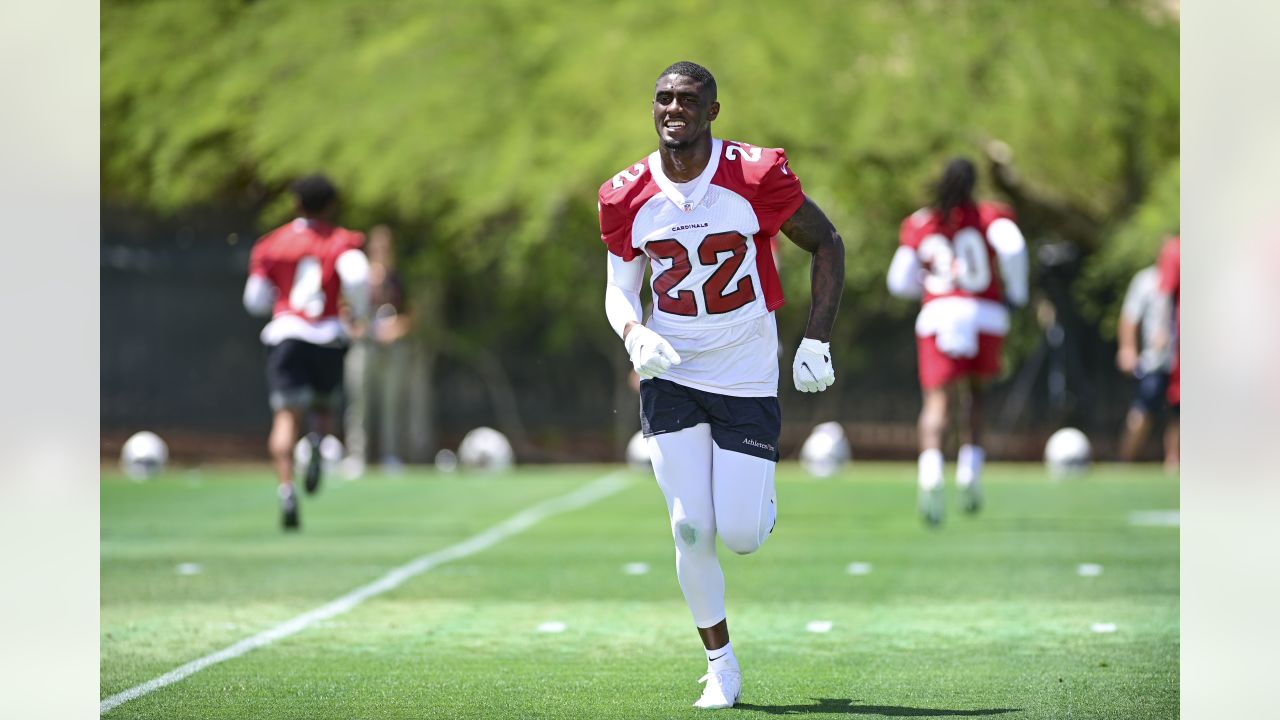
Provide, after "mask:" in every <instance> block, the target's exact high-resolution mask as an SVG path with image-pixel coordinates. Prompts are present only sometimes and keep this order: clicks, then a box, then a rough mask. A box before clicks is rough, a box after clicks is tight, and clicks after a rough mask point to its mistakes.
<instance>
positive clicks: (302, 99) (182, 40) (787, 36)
mask: <svg viewBox="0 0 1280 720" xmlns="http://www.w3.org/2000/svg"><path fill="white" fill-rule="evenodd" d="M1142 7H1143V6H1142V5H1141V4H1136V3H1110V4H1108V3H1080V2H1073V1H1072V2H1037V3H1011V2H1004V1H1002V0H1001V1H978V0H974V1H972V2H942V1H940V0H935V1H928V0H917V1H915V2H860V3H846V2H838V1H837V0H807V1H805V2H792V3H777V2H764V1H763V0H756V1H753V2H739V3H712V2H707V1H704V0H689V1H686V2H683V3H680V4H655V3H651V2H621V3H596V2H589V1H587V0H567V1H565V2H556V3H530V2H526V1H525V0H483V1H478V2H472V3H446V2H443V1H442V0H421V1H420V2H394V3H370V4H362V3H340V2H327V1H321V2H308V3H304V2H297V1H295V0H263V1H262V2H254V3H242V2H231V1H230V0H200V1H197V0H190V1H188V2H183V3H168V2H122V1H121V2H112V1H108V2H105V3H104V5H103V8H102V175H103V177H102V180H103V182H102V187H103V195H104V199H106V200H107V201H109V202H124V203H139V204H143V205H146V206H150V207H153V208H159V209H162V210H173V209H177V208H180V207H184V206H188V205H192V204H197V203H214V204H219V203H222V204H227V203H237V204H243V203H246V202H247V203H251V204H254V205H255V206H258V207H261V218H262V222H263V224H264V226H265V225H267V224H270V223H273V222H276V221H279V220H281V219H282V218H283V217H284V216H285V214H286V213H287V212H288V207H287V202H286V201H285V200H284V199H283V198H282V196H281V192H282V189H283V188H284V187H285V185H286V184H287V182H288V181H289V180H290V179H291V178H293V177H295V176H297V175H298V174H300V173H305V172H310V171H314V170H316V169H322V170H323V171H325V172H327V173H329V174H330V175H331V176H332V177H334V178H335V180H336V181H337V182H338V183H339V184H340V186H341V187H342V188H343V190H344V193H345V198H346V210H347V212H346V216H345V219H346V221H347V222H348V224H352V225H357V226H363V225H367V224H370V223H373V222H379V221H387V222H392V223H393V224H395V225H398V226H399V227H401V228H405V229H409V230H411V232H410V233H408V234H402V237H403V238H404V240H405V241H406V242H407V243H408V244H409V245H410V247H409V248H408V249H409V253H408V254H409V255H410V256H411V260H412V262H411V263H410V268H411V269H412V270H413V271H414V272H415V273H417V274H419V277H420V278H421V279H422V280H423V281H424V282H426V281H429V282H433V283H443V284H445V285H446V286H447V288H448V290H447V293H446V294H447V295H449V296H450V297H453V298H455V299H463V300H466V301H467V302H470V303H473V304H474V305H476V306H477V307H486V308H491V309H492V310H493V311H494V312H493V314H491V315H489V316H488V317H489V318H490V319H489V320H488V321H487V322H486V323H483V324H482V325H485V326H484V327H478V326H467V327H461V328H457V330H458V332H460V333H463V334H465V335H468V336H469V337H470V339H471V340H473V341H483V340H484V338H485V337H486V336H490V337H492V336H494V335H495V334H497V333H500V332H502V331H503V329H504V328H506V327H510V326H515V325H518V324H522V323H527V320H528V312H529V309H530V308H534V307H537V308H540V310H539V312H538V314H537V317H539V318H540V320H539V322H541V323H543V324H544V327H543V329H544V330H545V333H544V335H543V337H544V338H545V341H546V342H547V343H549V344H550V346H555V345H561V344H563V343H566V342H568V341H570V340H571V339H573V338H576V337H583V336H587V337H590V338H592V339H593V340H594V341H598V342H599V343H601V344H602V343H604V342H607V341H608V335H609V331H608V328H607V327H606V325H605V322H604V320H603V313H602V311H601V309H600V297H601V293H602V287H603V269H602V268H603V263H604V259H603V249H602V248H601V247H600V245H599V244H598V241H597V240H596V237H595V236H596V233H597V230H596V228H595V224H594V223H595V221H594V203H595V190H596V188H597V187H598V186H599V184H600V183H601V182H602V181H603V180H604V179H605V178H607V177H609V176H610V175H612V174H613V173H615V172H617V170H618V169H620V168H622V167H624V166H626V165H627V164H628V163H631V162H634V161H635V160H636V159H638V158H640V157H642V156H643V155H645V154H647V153H648V152H649V151H651V150H652V149H653V147H654V146H655V141H654V136H653V128H652V121H651V119H650V116H649V105H648V100H649V93H650V91H651V88H652V83H653V80H654V78H655V76H656V74H657V73H658V72H659V71H660V70H661V69H662V68H663V67H665V66H666V65H667V64H668V63H670V62H671V61H673V60H676V59H681V58H688V59H692V60H695V61H698V62H701V63H703V64H705V65H707V66H708V67H710V68H711V69H712V70H713V71H714V72H715V73H716V74H717V79H718V80H719V85H720V100H721V103H722V105H723V111H722V114H721V118H720V120H719V121H718V122H717V127H716V132H717V134H718V135H719V136H721V137H726V138H732V139H742V140H746V141H749V142H752V143H756V144H761V145H768V146H781V147H786V148H787V149H788V152H789V154H790V156H791V159H792V166H793V167H794V168H795V169H796V171H797V172H798V174H799V176H800V178H801V179H802V181H803V182H804V184H805V188H806V191H807V192H808V193H809V195H810V196H811V197H813V198H814V199H815V200H816V201H817V202H818V203H819V204H820V205H821V206H822V207H823V208H824V210H825V211H826V212H827V213H828V215H829V216H830V217H831V219H832V220H833V221H834V222H835V224H836V226H837V227H838V228H839V229H840V230H841V232H842V234H843V236H844V238H845V241H846V244H847V251H848V289H847V291H846V301H845V310H844V312H843V313H842V315H841V321H840V323H838V327H837V332H838V334H839V336H840V337H839V338H838V339H839V340H841V341H845V342H848V341H851V340H852V339H853V338H857V337H858V335H859V332H860V330H861V329H862V328H863V327H864V326H865V323H864V321H865V320H866V319H867V318H869V317H871V316H873V315H877V314H881V313H891V314H893V315H900V316H904V317H905V316H906V315H908V314H909V313H910V312H911V311H912V309H911V308H910V307H908V306H907V305H906V304H904V303H895V302H891V301H888V300H887V298H886V297H885V293H884V290H883V274H884V270H885V268H886V266H887V263H888V260H889V257H890V255H891V254H892V251H893V247H894V245H895V244H896V242H897V225H898V222H899V221H900V219H901V218H902V217H903V216H904V215H906V214H907V213H909V212H910V211H911V210H913V209H914V208H916V207H918V206H919V205H920V204H922V203H924V202H925V201H926V197H925V194H924V187H925V186H926V184H927V182H928V180H929V179H930V178H931V177H932V176H933V175H934V174H935V173H936V172H937V170H938V168H939V167H940V164H941V162H942V161H943V160H944V159H945V158H946V157H947V156H949V155H951V154H955V153H968V154H971V155H976V154H978V152H979V149H980V148H981V147H982V145H983V143H985V141H987V140H989V139H992V138H998V139H1001V140H1003V141H1004V142H1006V143H1008V144H1009V145H1010V146H1011V147H1012V148H1014V149H1015V151H1016V152H1017V159H1016V164H1017V167H1018V170H1019V172H1020V173H1021V174H1022V176H1023V177H1024V178H1026V179H1027V181H1028V182H1030V183H1032V184H1034V185H1035V186H1036V187H1037V188H1043V189H1045V190H1047V191H1049V192H1051V193H1052V194H1053V195H1054V196H1055V197H1059V198H1062V199H1064V200H1065V201H1067V202H1069V203H1071V204H1072V205H1074V206H1077V207H1080V208H1083V209H1084V210H1086V211H1087V212H1089V213H1090V214H1091V215H1092V216H1093V217H1096V218H1098V219H1099V220H1100V223H1101V227H1102V228H1103V230H1102V233H1103V237H1100V238H1099V242H1100V243H1102V241H1104V240H1106V236H1108V235H1109V234H1110V233H1111V231H1112V230H1113V229H1114V228H1115V227H1118V224H1119V223H1122V222H1128V221H1129V218H1130V215H1131V213H1132V210H1133V207H1134V205H1135V203H1137V202H1139V201H1141V199H1142V198H1143V197H1144V196H1145V195H1146V194H1147V187H1148V185H1149V184H1150V182H1151V178H1153V177H1155V176H1156V175H1157V174H1158V173H1165V172H1166V169H1167V168H1168V167H1169V166H1170V163H1171V162H1173V163H1174V165H1173V167H1174V170H1173V173H1174V175H1175V176H1176V158H1177V155H1178V130H1179V128H1178V28H1177V25H1176V23H1175V22H1172V21H1170V20H1167V19H1159V18H1154V19H1153V18H1152V17H1149V16H1148V15H1147V14H1144V13H1143V11H1142ZM1162 187H1163V186H1162ZM986 194H987V195H990V194H991V193H990V191H989V189H988V190H987V191H986ZM1164 207H1167V206H1164ZM1157 211H1158V210H1157V209H1154V208H1153V209H1152V211H1151V212H1157ZM1125 227H1129V226H1128V225H1125ZM1026 229H1027V231H1028V236H1029V237H1031V238H1032V239H1033V240H1034V239H1035V238H1037V237H1041V236H1044V235H1047V234H1052V232H1053V228H1049V227H1029V228H1026ZM1134 232H1137V230H1136V229H1135V230H1134ZM783 253H784V262H783V265H784V283H785V286H786V287H787V289H788V293H789V295H790V296H791V298H792V300H793V302H792V303H791V304H790V305H788V307H787V309H786V310H785V311H784V313H783V315H782V321H783V322H782V326H783V329H784V334H790V335H794V334H796V333H798V332H799V325H800V324H801V323H802V322H803V320H802V318H803V315H804V313H805V312H806V309H807V296H808V282H807V275H808V272H807V257H806V256H805V255H804V254H803V253H802V252H801V251H799V250H798V249H796V248H794V247H787V248H786V249H784V251H783ZM1099 277H1101V276H1099ZM1106 277H1107V278H1111V277H1112V275H1107V276H1106ZM544 308H554V309H555V310H556V312H553V313H546V312H545V311H544V310H543V309H544ZM544 316H546V319H545V320H542V319H541V318H543V317H544Z"/></svg>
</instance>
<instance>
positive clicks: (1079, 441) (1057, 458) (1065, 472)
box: [1044, 427, 1093, 479]
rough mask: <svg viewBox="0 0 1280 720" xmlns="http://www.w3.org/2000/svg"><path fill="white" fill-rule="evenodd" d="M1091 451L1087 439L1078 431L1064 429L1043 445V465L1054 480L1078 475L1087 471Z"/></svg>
mask: <svg viewBox="0 0 1280 720" xmlns="http://www.w3.org/2000/svg"><path fill="white" fill-rule="evenodd" d="M1092 454H1093V449H1092V447H1091V446H1090V445H1089V438H1088V437H1086V436H1085V434H1084V433H1082V432H1080V431H1079V430H1077V429H1075V428H1072V427H1066V428H1062V429H1061V430H1058V431H1057V432H1055V433H1054V434H1052V435H1050V436H1049V442H1047V443H1045V445H1044V463H1045V465H1046V466H1047V467H1048V468H1049V476H1050V477H1052V478H1054V479H1061V478H1064V477H1068V476H1072V475H1079V474H1081V473H1083V472H1084V471H1085V470H1088V469H1089V461H1090V459H1091V457H1092Z"/></svg>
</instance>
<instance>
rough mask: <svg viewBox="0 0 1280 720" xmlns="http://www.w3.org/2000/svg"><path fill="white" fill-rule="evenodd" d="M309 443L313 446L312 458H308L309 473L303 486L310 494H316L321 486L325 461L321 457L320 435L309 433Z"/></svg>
mask: <svg viewBox="0 0 1280 720" xmlns="http://www.w3.org/2000/svg"><path fill="white" fill-rule="evenodd" d="M307 445H309V446H311V459H310V460H307V475H306V480H305V481H304V482H303V485H302V486H303V487H304V488H306V491H307V494H308V495H314V494H315V493H316V490H318V489H319V488H320V466H321V463H322V462H323V459H322V458H321V457H320V436H319V435H317V434H315V433H311V434H309V435H307Z"/></svg>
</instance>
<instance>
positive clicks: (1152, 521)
mask: <svg viewBox="0 0 1280 720" xmlns="http://www.w3.org/2000/svg"><path fill="white" fill-rule="evenodd" d="M1181 515H1182V514H1181V512H1179V511H1178V510H1140V511H1137V512H1131V513H1129V524H1130V525H1139V526H1146V527H1178V526H1179V525H1181V524H1182V518H1181Z"/></svg>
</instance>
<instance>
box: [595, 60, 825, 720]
mask: <svg viewBox="0 0 1280 720" xmlns="http://www.w3.org/2000/svg"><path fill="white" fill-rule="evenodd" d="M719 112H720V104H719V103H718V102H717V100H716V81H715V78H714V77H712V75H711V73H710V72H708V71H707V69H706V68H704V67H702V66H701V65H697V64H695V63H690V62H679V63H676V64H674V65H672V66H670V67H668V68H667V69H666V70H664V71H663V72H662V74H661V75H660V76H659V77H658V80H657V83H656V84H655V88H654V95H653V123H654V128H655V130H656V131H657V134H658V149H657V151H655V152H653V153H652V154H650V155H649V156H648V157H646V158H645V159H643V160H641V161H639V162H636V163H634V164H632V165H631V166H629V167H628V168H627V169H626V170H623V171H622V172H620V173H618V174H617V175H615V176H614V177H613V178H612V179H611V180H608V181H606V182H605V183H604V184H603V185H601V186H600V193H599V201H600V237H601V239H602V240H603V241H604V243H605V245H606V246H607V248H608V253H607V254H608V261H609V262H608V281H607V284H606V289H605V313H606V315H607V316H608V319H609V324H610V325H611V326H612V327H613V329H614V331H615V332H616V333H617V334H618V336H619V337H621V338H622V339H623V343H624V344H625V346H626V349H627V353H628V355H629V356H630V357H631V362H632V365H633V367H634V368H635V370H636V373H637V374H638V375H639V377H640V378H641V381H640V426H641V430H642V431H643V433H644V436H645V437H646V438H647V442H648V445H649V455H650V458H651V460H652V463H653V469H654V474H655V475H656V477H657V481H658V485H659V487H660V488H661V489H662V492H663V495H664V496H665V498H666V501H667V511H668V515H669V519H670V522H671V532H672V535H673V537H674V539H675V546H676V577H677V579H678V581H679V583H680V589H681V590H682V591H683V593H684V596H685V601H686V602H687V603H688V605H689V610H690V611H691V613H692V614H693V620H694V624H695V625H696V626H697V628H698V634H699V636H700V637H701V638H702V642H703V647H704V648H705V650H706V656H707V673H706V674H705V675H703V677H702V678H701V681H703V682H706V687H705V688H704V689H703V693H702V697H701V698H699V699H698V701H697V702H696V703H694V706H695V707H700V708H726V707H731V706H733V704H734V703H735V702H737V699H738V695H739V693H740V692H741V689H742V673H741V670H740V669H739V666H738V660H737V658H736V656H735V655H734V652H733V647H732V646H731V645H730V643H729V624H728V620H727V617H726V612H725V597H724V596H725V583H724V573H723V572H722V570H721V567H720V562H719V560H718V559H717V558H716V538H717V537H719V538H720V539H721V540H722V541H723V542H724V544H725V545H726V546H727V547H728V548H729V549H730V550H733V551H734V552H736V553H739V554H747V553H752V552H755V551H756V550H758V549H759V548H760V546H761V545H762V544H763V543H764V541H765V540H766V539H767V538H768V537H769V534H770V533H771V532H772V531H773V527H774V522H775V520H776V518H777V502H776V493H775V489H774V468H775V464H776V463H777V460H778V437H779V434H780V432H781V424H782V416H781V411H780V408H779V405H778V330H777V325H776V322H775V319H774V315H773V311H774V310H776V309H777V308H778V307H780V306H781V305H782V303H783V298H782V289H781V283H780V281H779V278H778V273H777V269H776V268H775V266H774V262H773V254H772V247H771V245H770V240H771V239H772V238H773V237H774V236H776V235H777V233H778V231H779V230H781V231H782V232H784V233H786V235H787V237H788V238H790V239H791V240H792V241H793V242H795V243H796V244H797V245H799V246H800V247H802V248H804V249H805V250H807V251H809V252H810V253H812V254H813V261H812V273H811V291H812V303H811V305H810V311H809V320H808V324H807V326H806V328H805V337H804V339H803V340H802V341H801V343H800V347H799V349H798V350H797V351H796V355H795V361H794V363H793V366H792V379H793V381H794V382H795V385H796V388H797V389H798V390H801V391H802V392H820V391H822V390H825V389H826V388H827V387H828V386H830V385H831V383H833V382H835V371H834V369H833V368H832V365H831V351H830V346H829V340H830V337H831V328H832V325H833V324H834V322H835V316H836V309H837V308H838V307H839V304H840V295H841V292H842V290H843V287H844V244H843V241H842V240H841V239H840V235H839V234H838V233H837V232H836V230H835V228H834V227H833V226H832V225H831V223H830V221H828V220H827V218H826V216H825V215H824V214H823V212H822V210H821V209H819V208H818V206H817V205H816V204H814V202H813V201H812V200H810V199H808V198H806V197H805V195H804V192H803V191H802V190H801V187H800V181H799V180H798V179H797V178H796V176H795V174H794V173H792V172H791V170H790V168H789V167H788V165H787V156H786V154H785V153H784V152H783V151H782V150H778V149H767V148H761V147H754V146H750V145H745V144H742V143H735V142H730V141H725V140H718V139H715V138H713V137H712V134H711V123H712V121H714V120H715V119H716V117H717V116H718V115H719ZM646 266H649V267H650V268H651V273H652V278H651V285H652V291H653V308H652V315H651V317H650V319H649V322H648V323H647V324H642V323H641V317H642V315H641V308H640V288H641V286H642V284H643V280H644V271H645V268H646Z"/></svg>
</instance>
